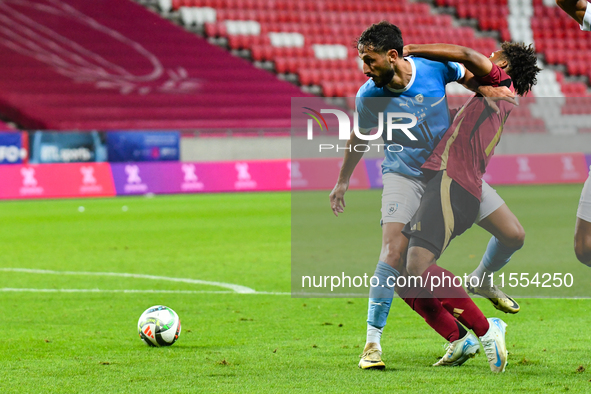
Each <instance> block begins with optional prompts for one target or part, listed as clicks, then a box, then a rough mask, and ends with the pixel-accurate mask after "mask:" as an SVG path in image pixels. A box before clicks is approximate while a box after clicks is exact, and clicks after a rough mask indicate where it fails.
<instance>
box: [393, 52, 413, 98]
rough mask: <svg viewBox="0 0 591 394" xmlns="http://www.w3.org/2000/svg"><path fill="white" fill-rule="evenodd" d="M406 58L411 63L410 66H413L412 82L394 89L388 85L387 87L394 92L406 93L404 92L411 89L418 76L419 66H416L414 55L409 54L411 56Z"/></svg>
mask: <svg viewBox="0 0 591 394" xmlns="http://www.w3.org/2000/svg"><path fill="white" fill-rule="evenodd" d="M404 59H406V60H408V61H409V63H410V66H411V68H412V77H410V82H409V83H408V84H406V86H405V87H403V88H402V89H392V88H391V87H389V86H388V85H386V89H388V90H389V91H391V92H392V93H404V92H406V91H407V90H408V89H410V87H411V86H412V84H413V83H414V81H415V77H416V76H417V68H416V66H415V62H414V60H412V57H410V56H409V57H405V58H404Z"/></svg>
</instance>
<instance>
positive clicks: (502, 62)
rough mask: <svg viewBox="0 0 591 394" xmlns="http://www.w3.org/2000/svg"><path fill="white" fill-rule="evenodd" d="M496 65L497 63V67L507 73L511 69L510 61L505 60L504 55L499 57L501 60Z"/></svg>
mask: <svg viewBox="0 0 591 394" xmlns="http://www.w3.org/2000/svg"><path fill="white" fill-rule="evenodd" d="M496 63H497V66H499V67H500V68H502V69H504V70H505V71H507V69H508V68H509V61H508V60H507V59H506V58H505V56H504V55H501V56H500V57H499V60H497V62H496Z"/></svg>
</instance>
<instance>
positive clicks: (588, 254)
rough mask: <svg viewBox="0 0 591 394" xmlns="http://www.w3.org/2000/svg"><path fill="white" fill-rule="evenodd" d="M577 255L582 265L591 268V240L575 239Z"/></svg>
mask: <svg viewBox="0 0 591 394" xmlns="http://www.w3.org/2000/svg"><path fill="white" fill-rule="evenodd" d="M575 254H576V255H577V259H578V260H579V261H580V262H581V263H583V264H585V265H587V266H590V267H591V239H582V240H581V239H579V240H577V238H575Z"/></svg>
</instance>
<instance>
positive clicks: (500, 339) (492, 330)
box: [480, 317, 507, 372]
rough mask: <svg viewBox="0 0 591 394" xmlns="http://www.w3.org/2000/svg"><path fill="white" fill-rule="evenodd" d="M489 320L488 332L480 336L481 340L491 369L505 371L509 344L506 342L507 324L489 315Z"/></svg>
mask: <svg viewBox="0 0 591 394" xmlns="http://www.w3.org/2000/svg"><path fill="white" fill-rule="evenodd" d="M487 320H488V323H489V325H490V327H489V329H488V331H487V332H486V334H484V335H483V336H481V337H480V342H482V347H483V348H484V353H486V358H488V363H489V364H490V369H491V371H493V372H505V366H506V365H507V345H506V344H505V332H506V327H507V324H506V323H505V322H504V321H502V320H501V319H499V318H498V317H489V318H488V319H487Z"/></svg>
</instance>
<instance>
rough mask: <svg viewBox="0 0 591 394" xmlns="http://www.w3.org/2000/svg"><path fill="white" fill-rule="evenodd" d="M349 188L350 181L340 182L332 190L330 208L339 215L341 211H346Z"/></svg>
mask: <svg viewBox="0 0 591 394" xmlns="http://www.w3.org/2000/svg"><path fill="white" fill-rule="evenodd" d="M347 189H349V182H347V183H341V182H339V183H337V184H336V185H335V187H334V188H333V189H332V191H331V192H330V195H329V197H330V208H331V209H332V212H333V213H334V215H335V216H339V213H343V212H344V211H345V206H346V204H345V193H346V192H347Z"/></svg>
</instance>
